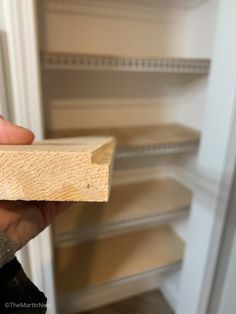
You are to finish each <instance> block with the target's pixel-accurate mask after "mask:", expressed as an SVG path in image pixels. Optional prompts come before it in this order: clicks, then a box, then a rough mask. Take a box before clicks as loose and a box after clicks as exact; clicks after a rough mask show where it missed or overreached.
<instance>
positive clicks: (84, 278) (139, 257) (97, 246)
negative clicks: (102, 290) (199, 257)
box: [55, 226, 184, 296]
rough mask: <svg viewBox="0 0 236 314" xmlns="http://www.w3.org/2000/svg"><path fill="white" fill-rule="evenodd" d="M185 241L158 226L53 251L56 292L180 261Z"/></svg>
mask: <svg viewBox="0 0 236 314" xmlns="http://www.w3.org/2000/svg"><path fill="white" fill-rule="evenodd" d="M183 253H184V243H183V242H182V241H181V240H180V239H179V238H178V237H177V236H176V235H175V233H174V232H173V231H172V230H171V228H169V227H167V226H160V227H158V228H151V229H150V228H149V229H144V230H141V231H135V232H130V233H126V234H122V235H119V236H113V237H109V238H103V239H99V240H94V241H88V242H85V243H81V244H77V245H74V246H70V247H64V248H57V249H56V250H55V264H56V287H57V293H58V295H59V296H60V295H63V294H66V293H72V292H76V291H79V290H81V289H88V288H91V287H96V286H98V285H102V284H105V283H109V282H114V281H117V280H122V279H125V278H129V277H131V276H135V275H139V274H143V273H145V272H148V271H153V270H155V269H158V268H159V269H160V268H162V267H167V266H169V265H173V264H176V263H178V262H181V260H182V258H183Z"/></svg>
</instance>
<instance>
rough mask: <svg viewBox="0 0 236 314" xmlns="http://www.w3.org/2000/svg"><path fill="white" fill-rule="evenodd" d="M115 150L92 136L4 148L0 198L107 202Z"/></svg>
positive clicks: (0, 160) (1, 149) (0, 154)
mask: <svg viewBox="0 0 236 314" xmlns="http://www.w3.org/2000/svg"><path fill="white" fill-rule="evenodd" d="M114 150H115V141H114V139H113V138H112V137H92V136H84V137H77V138H67V139H56V140H55V139H54V140H45V141H42V142H39V143H35V144H33V145H17V146H15V145H3V146H0V167H1V173H0V179H1V185H0V199H1V200H27V201H94V202H106V201H108V198H109V193H110V184H111V169H112V164H113V155H114Z"/></svg>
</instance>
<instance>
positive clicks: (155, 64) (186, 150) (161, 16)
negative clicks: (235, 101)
mask: <svg viewBox="0 0 236 314" xmlns="http://www.w3.org/2000/svg"><path fill="white" fill-rule="evenodd" d="M37 11H38V27H39V34H40V60H41V69H42V70H41V71H42V84H43V102H44V108H43V111H44V119H45V134H46V137H47V138H60V137H74V136H79V135H113V136H115V137H116V140H117V149H116V155H115V160H114V170H113V175H112V187H111V195H110V200H109V202H108V203H83V202H81V203H73V205H72V206H71V208H70V209H69V210H68V211H66V212H64V213H63V214H61V215H60V216H59V217H58V218H57V220H56V222H55V223H54V225H53V237H52V238H53V247H54V265H55V289H56V296H57V303H58V309H59V311H61V312H62V313H75V312H80V311H85V310H89V309H91V308H95V307H98V306H102V305H105V304H106V303H110V302H114V301H117V300H120V299H123V298H127V297H129V296H133V295H137V294H140V293H143V292H146V291H149V290H152V289H155V288H157V287H159V288H160V289H161V290H162V291H163V293H164V295H165V296H166V298H167V300H168V301H169V302H170V303H171V305H172V306H173V307H174V309H175V310H176V308H177V306H178V293H179V291H180V284H181V264H182V261H183V260H184V256H185V255H184V251H185V247H186V246H187V245H188V220H189V215H191V202H192V199H193V197H194V191H193V189H192V185H191V180H189V175H188V169H190V168H191V169H193V168H194V167H195V165H196V163H197V158H198V150H199V145H200V143H201V138H202V137H203V136H204V130H203V124H204V114H205V104H206V93H207V87H208V79H209V71H210V66H211V56H212V48H213V42H214V31H215V22H216V13H217V1H216V0H189V1H187V0H126V1H123V0H122V1H118V0H101V1H98V0H43V1H38V10H37ZM173 294H174V295H177V300H175V302H173V298H171V295H173Z"/></svg>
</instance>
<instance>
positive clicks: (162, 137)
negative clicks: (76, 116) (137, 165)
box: [48, 124, 200, 150]
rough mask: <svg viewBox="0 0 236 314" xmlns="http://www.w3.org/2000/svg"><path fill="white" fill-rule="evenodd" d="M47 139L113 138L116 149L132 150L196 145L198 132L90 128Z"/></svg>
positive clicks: (163, 127) (170, 127)
mask: <svg viewBox="0 0 236 314" xmlns="http://www.w3.org/2000/svg"><path fill="white" fill-rule="evenodd" d="M48 135H49V137H52V138H57V137H62V136H63V137H68V136H69V137H70V136H81V135H82V136H84V135H101V136H114V137H115V138H116V140H117V144H118V148H119V149H121V150H123V149H134V148H136V147H140V146H155V147H156V148H158V146H161V147H162V148H163V146H170V145H177V144H182V145H183V144H185V145H187V144H196V145H197V144H198V143H199V141H200V132H198V131H196V130H193V129H191V128H188V127H185V126H182V125H179V124H161V125H152V126H138V127H122V128H105V129H103V128H94V129H93V128H91V129H72V130H69V129H65V130H50V131H49V132H48Z"/></svg>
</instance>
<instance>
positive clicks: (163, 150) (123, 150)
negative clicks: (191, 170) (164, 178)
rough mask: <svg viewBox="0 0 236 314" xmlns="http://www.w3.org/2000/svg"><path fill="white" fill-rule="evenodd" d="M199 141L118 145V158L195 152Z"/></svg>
mask: <svg viewBox="0 0 236 314" xmlns="http://www.w3.org/2000/svg"><path fill="white" fill-rule="evenodd" d="M198 145H199V144H198V143H197V142H196V141H193V142H185V143H172V144H153V145H137V146H130V147H122V146H120V147H119V146H118V147H117V152H116V156H115V157H116V158H129V157H138V156H139V157H142V156H150V155H151V154H152V155H156V156H161V155H170V154H185V153H193V152H197V150H198Z"/></svg>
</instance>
